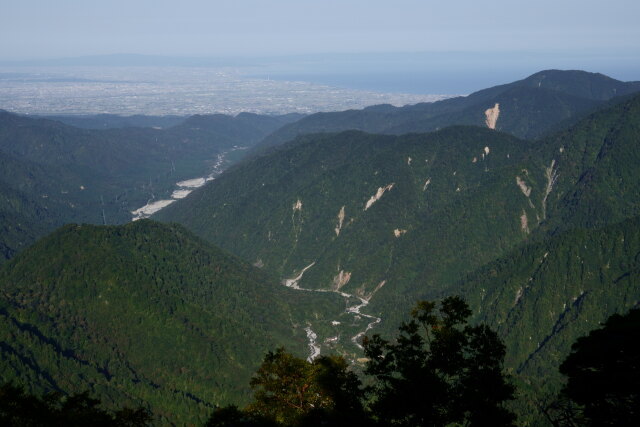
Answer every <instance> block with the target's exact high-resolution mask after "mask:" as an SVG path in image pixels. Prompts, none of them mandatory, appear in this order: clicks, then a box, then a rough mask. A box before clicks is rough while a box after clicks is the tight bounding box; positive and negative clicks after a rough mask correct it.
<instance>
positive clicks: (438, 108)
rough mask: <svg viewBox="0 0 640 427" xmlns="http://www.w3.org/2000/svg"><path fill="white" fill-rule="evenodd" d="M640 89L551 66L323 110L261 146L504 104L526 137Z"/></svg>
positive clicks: (447, 120)
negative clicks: (505, 80) (404, 102)
mask: <svg viewBox="0 0 640 427" xmlns="http://www.w3.org/2000/svg"><path fill="white" fill-rule="evenodd" d="M637 91H640V82H628V83H627V82H621V81H618V80H615V79H612V78H610V77H607V76H604V75H602V74H597V73H587V72H584V71H560V70H546V71H541V72H539V73H536V74H533V75H531V76H529V77H527V78H526V79H523V80H519V81H516V82H513V83H509V84H505V85H500V86H495V87H492V88H489V89H484V90H481V91H478V92H475V93H472V94H471V95H469V96H467V97H458V98H453V99H446V100H443V101H438V102H434V103H430V104H417V105H411V106H405V107H400V108H396V107H391V106H375V107H370V108H365V109H363V110H350V111H343V112H336V113H318V114H313V115H310V116H307V117H305V118H303V119H301V120H299V121H297V122H295V123H292V124H290V125H287V126H283V127H282V128H281V129H279V130H277V131H276V132H274V133H273V134H272V135H269V136H268V137H267V138H265V140H264V141H263V142H261V143H260V145H259V146H258V147H260V148H261V149H265V148H267V147H270V146H275V145H279V144H282V143H284V142H286V141H289V140H292V139H294V138H295V137H296V136H297V135H301V134H306V133H317V132H339V131H343V130H349V129H357V130H363V131H366V132H373V133H387V134H402V133H407V132H427V131H433V130H437V129H439V128H442V127H445V126H451V125H477V126H485V119H486V116H485V111H486V110H487V109H490V108H494V107H495V105H496V104H499V110H500V113H499V115H498V119H497V123H496V128H497V129H499V130H501V131H503V132H507V133H511V134H513V135H516V136H518V137H521V138H536V137H539V136H541V135H543V134H545V133H546V132H548V131H550V130H553V129H555V126H557V124H558V123H561V122H563V121H565V120H567V119H569V118H572V117H579V116H581V115H583V114H584V113H586V112H589V111H592V110H594V109H595V108H597V107H598V106H602V105H606V101H607V100H610V99H611V98H613V97H616V96H624V95H628V94H631V93H634V92H637Z"/></svg>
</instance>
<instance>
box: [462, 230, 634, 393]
mask: <svg viewBox="0 0 640 427" xmlns="http://www.w3.org/2000/svg"><path fill="white" fill-rule="evenodd" d="M639 256H640V218H639V217H634V218H631V219H628V220H626V221H623V222H620V223H618V224H614V225H609V226H606V227H603V228H600V229H595V230H594V229H573V230H570V231H565V232H563V233H560V234H558V235H556V236H553V237H550V238H548V239H545V240H544V241H542V242H536V243H534V244H531V245H528V246H526V247H523V248H521V249H518V250H516V251H514V252H513V253H511V254H509V255H508V256H506V257H504V258H502V259H501V260H499V261H497V262H494V263H490V264H489V265H487V266H486V267H483V268H482V269H481V270H479V271H478V272H476V273H474V274H473V275H471V276H470V277H469V278H468V279H467V280H465V284H464V289H465V294H466V295H468V296H469V298H470V300H471V301H472V303H473V304H474V305H475V307H474V308H475V309H476V310H475V311H476V312H477V313H479V316H480V318H481V319H482V320H484V321H488V322H489V323H491V324H493V325H496V326H497V327H498V330H499V332H500V333H501V335H502V336H503V337H504V339H505V343H506V345H507V351H508V356H507V360H508V364H509V365H510V366H512V367H514V368H515V370H516V371H517V372H519V373H522V374H525V375H527V376H529V377H531V378H534V379H535V378H545V381H548V382H552V380H551V379H550V377H554V376H555V377H558V376H559V374H558V373H557V367H558V366H559V365H560V363H561V362H562V360H564V358H565V357H566V355H567V354H569V350H570V348H571V344H572V343H573V342H574V341H575V340H576V339H577V338H578V337H580V336H582V335H586V334H587V333H588V332H589V331H590V330H592V329H595V328H597V327H598V326H599V325H600V324H601V323H602V322H604V321H605V320H606V319H607V318H608V317H609V316H610V315H612V314H613V313H624V312H627V311H628V310H629V309H630V308H632V307H635V306H637V305H638V304H640V264H639V263H638V260H639V258H638V257H639Z"/></svg>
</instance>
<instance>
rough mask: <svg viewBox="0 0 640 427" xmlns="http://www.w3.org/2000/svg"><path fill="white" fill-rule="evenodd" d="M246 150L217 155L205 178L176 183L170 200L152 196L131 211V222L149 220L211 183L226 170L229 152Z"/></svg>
mask: <svg viewBox="0 0 640 427" xmlns="http://www.w3.org/2000/svg"><path fill="white" fill-rule="evenodd" d="M246 149H247V147H237V146H236V147H233V148H232V149H230V150H227V151H224V152H222V153H220V154H218V156H217V157H216V160H215V162H214V164H213V168H212V169H211V172H210V173H209V174H208V175H207V176H203V177H199V178H192V179H187V180H184V181H180V182H177V183H176V188H175V189H174V190H173V193H171V198H170V199H162V200H157V199H156V198H155V196H154V195H153V194H152V195H151V198H150V199H149V200H148V201H147V204H146V205H144V206H143V207H141V208H138V209H136V210H134V211H131V215H132V218H131V220H132V221H137V220H139V219H142V218H149V217H150V216H151V215H153V214H154V213H156V212H158V211H159V210H161V209H163V208H166V207H167V206H169V205H170V204H172V203H174V202H176V201H178V200H180V199H184V198H185V197H187V196H188V195H189V193H191V192H192V191H193V190H195V189H196V188H199V187H202V186H203V185H205V184H206V183H207V182H209V181H213V180H214V179H216V177H217V176H218V175H220V174H221V173H222V172H223V171H224V170H225V169H226V167H227V166H228V162H227V155H228V154H229V153H230V152H232V151H236V150H246Z"/></svg>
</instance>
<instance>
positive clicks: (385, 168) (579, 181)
mask: <svg viewBox="0 0 640 427" xmlns="http://www.w3.org/2000/svg"><path fill="white" fill-rule="evenodd" d="M638 123H640V96H636V97H634V98H632V99H630V100H628V101H626V102H623V103H620V104H619V105H616V106H614V107H611V108H609V109H607V110H604V111H601V112H598V113H594V114H592V115H591V116H589V117H587V118H586V119H584V120H582V121H581V122H580V123H578V124H577V125H575V126H573V127H572V128H571V129H570V130H568V131H566V132H563V133H560V134H557V135H554V136H552V137H549V138H546V139H544V140H541V141H535V142H526V141H522V140H518V139H516V138H514V137H511V136H509V135H506V134H503V133H500V132H496V131H491V130H487V129H482V128H475V127H453V128H447V129H444V130H442V131H439V132H435V133H432V134H412V135H405V136H400V137H396V136H381V135H369V134H364V133H360V132H356V131H351V132H344V133H340V134H325V135H308V136H304V137H300V138H298V139H297V140H295V141H293V142H291V143H289V144H286V145H284V146H282V147H280V148H279V149H277V150H274V151H273V152H271V153H269V154H267V155H264V156H262V157H258V158H254V159H251V160H250V161H246V162H244V163H242V164H240V165H237V166H236V167H234V168H232V169H231V170H229V171H227V173H225V174H223V176H221V177H220V179H219V180H217V181H215V182H213V183H211V184H209V185H208V186H206V187H204V188H202V189H200V190H199V191H197V192H194V193H193V194H192V195H191V196H190V197H188V198H187V199H185V200H184V201H181V202H180V203H177V204H175V205H173V206H171V207H169V208H167V210H166V211H163V212H161V213H160V214H158V215H157V217H158V218H159V219H161V220H172V221H177V222H180V223H183V224H185V225H186V226H187V227H188V228H190V229H191V230H193V231H194V232H195V233H197V234H199V235H201V236H203V237H204V238H205V239H207V240H210V241H212V242H215V243H216V244H218V245H220V246H222V247H224V248H225V249H227V250H229V251H231V252H233V253H235V254H236V255H238V256H240V257H242V258H244V259H246V260H249V261H251V262H254V263H258V264H260V265H264V266H265V268H267V269H271V270H272V271H275V272H276V273H277V274H279V275H280V277H282V278H291V277H296V276H297V275H299V274H300V273H301V272H302V271H303V269H304V275H303V277H302V278H301V280H300V284H301V286H303V287H307V288H321V289H340V290H343V291H346V292H349V293H352V294H356V295H359V296H361V297H363V298H366V299H368V300H370V304H369V305H368V307H367V308H366V310H369V311H368V313H371V314H375V315H376V316H380V317H382V318H383V322H382V323H381V324H380V325H379V326H376V327H377V328H379V330H381V331H383V332H384V331H387V330H389V328H390V325H395V324H397V322H398V321H399V320H400V318H401V316H402V315H403V314H404V313H405V312H407V310H408V309H409V308H410V307H411V305H412V304H413V302H414V301H415V300H416V299H419V298H433V297H435V296H439V295H444V294H452V293H457V292H460V289H461V286H462V285H463V284H464V278H465V277H466V276H467V275H468V274H471V273H472V272H474V271H476V270H477V269H479V268H483V266H484V265H486V264H488V263H491V262H493V261H496V260H499V259H502V258H503V257H515V258H517V257H518V252H517V251H521V250H523V249H522V248H526V247H527V246H526V245H527V244H534V245H539V244H542V245H544V244H546V243H545V242H546V241H547V239H549V238H555V236H557V235H558V233H561V232H563V231H564V232H570V231H572V230H579V229H583V228H585V227H590V228H592V229H594V230H596V231H597V230H599V229H600V228H602V227H604V226H607V225H609V224H611V225H613V224H616V223H619V222H621V221H625V220H627V219H630V218H634V217H637V216H640V210H639V209H638V208H639V207H640V206H639V205H638V200H640V199H639V197H638V193H637V191H638V190H637V188H638V185H639V184H640V183H638V182H637V180H638V179H639V178H638V174H637V164H638V163H639V161H638V160H639V159H637V156H638V150H637V141H638V138H640V132H639V130H638ZM594 232H595V231H594ZM513 251H516V252H513ZM523 262H524V261H523ZM523 265H528V264H526V262H525V264H523ZM307 267H308V268H307ZM305 268H306V269H305ZM514 274H515V273H514ZM503 277H504V278H503V281H508V273H505V274H504V276H503ZM514 280H515V279H514ZM546 292H551V293H552V292H554V289H553V288H547V289H546ZM564 297H566V298H569V296H567V295H564ZM564 297H563V298H564ZM604 319H605V318H602V319H601V320H604ZM530 320H531V319H523V320H522V322H526V321H530ZM514 327H515V328H523V329H527V328H531V327H533V326H532V325H531V324H530V323H522V324H517V325H516V326H514ZM575 337H576V336H574V335H571V338H575ZM569 339H570V338H567V342H569V341H568V340H569ZM549 366H551V365H549Z"/></svg>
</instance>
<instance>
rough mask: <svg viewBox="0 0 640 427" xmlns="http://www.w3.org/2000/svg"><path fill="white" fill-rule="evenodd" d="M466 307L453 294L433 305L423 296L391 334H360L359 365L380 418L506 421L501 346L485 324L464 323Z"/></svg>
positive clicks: (432, 422)
mask: <svg viewBox="0 0 640 427" xmlns="http://www.w3.org/2000/svg"><path fill="white" fill-rule="evenodd" d="M470 315H471V310H470V309H469V307H468V305H467V304H466V302H465V301H464V300H462V299H461V298H460V297H449V298H445V299H444V300H443V301H442V302H441V304H440V305H439V307H437V306H436V304H435V303H434V302H428V301H422V302H420V303H418V304H417V306H416V308H415V309H414V310H413V312H412V313H411V316H412V320H411V321H409V322H408V323H403V324H402V325H401V326H400V328H399V332H400V333H399V336H398V338H397V339H396V340H395V342H390V341H386V340H384V339H382V338H381V337H380V336H379V335H374V336H373V337H372V338H370V339H367V340H365V342H364V348H365V353H366V356H367V357H368V358H369V362H368V363H367V366H366V370H365V372H366V373H367V374H369V375H372V376H373V377H374V378H375V382H374V384H373V385H372V386H370V387H369V389H368V392H369V395H370V399H371V405H370V406H371V410H372V412H373V415H374V417H375V418H376V420H377V421H378V422H379V423H381V424H383V425H398V426H445V425H448V424H452V423H456V424H463V425H471V426H486V425H491V426H508V425H513V422H514V420H515V416H514V415H513V414H512V413H511V412H509V411H508V410H507V409H505V408H504V406H503V403H504V402H506V401H507V400H510V399H513V396H514V387H513V386H512V385H511V384H509V382H508V381H507V377H506V375H505V374H504V373H503V369H502V365H503V361H504V356H505V346H504V344H503V343H502V341H501V340H500V338H499V337H498V335H497V334H496V333H495V332H494V331H493V330H491V329H490V328H489V327H487V326H485V325H479V326H469V325H467V320H468V318H469V316H470Z"/></svg>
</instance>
